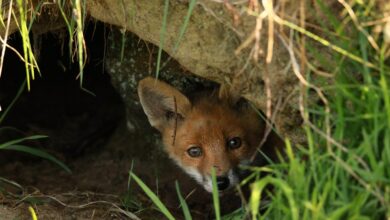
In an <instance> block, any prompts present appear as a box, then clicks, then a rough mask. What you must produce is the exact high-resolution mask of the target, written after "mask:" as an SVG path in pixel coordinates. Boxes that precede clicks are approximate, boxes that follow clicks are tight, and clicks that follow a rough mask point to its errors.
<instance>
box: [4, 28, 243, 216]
mask: <svg viewBox="0 0 390 220" xmlns="http://www.w3.org/2000/svg"><path fill="white" fill-rule="evenodd" d="M105 28H106V27H105V26H104V25H102V24H99V23H98V24H92V23H90V26H89V27H88V30H87V32H86V33H87V34H86V39H87V42H86V44H87V48H88V54H89V57H88V59H89V61H88V65H87V66H86V68H85V70H84V82H83V87H82V88H80V84H79V81H77V80H76V77H77V75H78V68H77V64H72V62H71V60H70V56H69V54H68V53H67V52H68V51H67V49H66V47H67V45H68V44H67V41H66V40H67V39H59V36H61V35H60V34H50V33H49V34H46V35H43V36H41V37H42V38H41V40H43V41H44V42H45V44H42V48H41V49H40V51H41V53H40V54H41V55H40V60H39V65H40V67H41V72H42V76H40V77H37V79H35V80H34V81H33V82H32V90H31V91H30V92H27V91H24V92H23V94H22V95H21V97H20V98H19V99H18V101H17V102H16V105H15V106H14V107H13V108H12V109H11V111H10V113H9V115H7V117H6V120H5V121H4V122H3V123H2V124H1V126H2V129H1V133H0V134H1V135H0V139H1V143H2V142H3V141H5V139H6V138H8V140H9V138H18V137H24V136H28V135H34V134H43V135H48V136H49V138H47V139H44V140H35V141H30V142H26V143H25V145H28V146H32V147H34V148H39V149H43V150H45V151H47V152H49V153H51V154H52V155H54V156H56V157H57V158H59V159H60V160H62V161H64V162H65V163H66V164H67V165H68V166H69V167H70V168H71V170H72V174H69V173H67V172H65V171H64V170H62V169H61V168H59V167H58V166H56V165H54V164H53V163H51V162H49V161H46V160H42V159H40V158H37V157H34V156H31V155H28V154H23V153H20V152H11V151H4V150H2V151H0V174H1V177H2V178H4V179H1V180H0V208H1V211H0V213H1V214H0V218H4V219H13V218H18V219H31V213H30V212H29V211H28V207H29V206H32V207H33V208H34V210H35V211H36V213H37V215H38V217H39V219H91V218H93V219H124V218H131V216H132V215H133V214H132V213H135V214H134V215H136V216H138V217H139V218H141V219H156V218H160V217H161V216H162V215H161V214H160V213H159V212H157V211H156V210H155V208H153V205H152V203H151V202H150V200H149V199H148V198H147V197H146V196H145V195H144V193H143V192H142V191H141V190H140V189H139V188H138V187H137V185H136V183H135V182H134V181H130V182H129V171H132V172H134V173H135V174H136V175H138V176H139V177H140V178H141V179H142V180H143V181H145V183H146V184H147V185H148V186H150V188H151V189H153V191H155V192H157V193H158V195H159V197H160V198H161V199H162V201H163V202H164V203H165V204H166V205H167V207H168V208H169V209H170V210H172V212H173V213H174V215H175V216H177V217H178V218H181V216H182V212H181V208H180V207H179V201H178V197H177V194H176V188H175V181H176V180H178V181H179V184H180V188H181V191H182V194H183V195H184V197H185V198H186V200H187V203H188V205H189V207H190V209H191V212H192V214H193V216H194V218H195V219H207V218H211V217H213V205H212V198H211V195H210V194H208V193H207V192H205V191H204V190H203V188H202V187H200V186H198V185H197V184H196V183H195V181H194V180H192V179H191V178H190V177H188V175H186V174H184V173H183V172H182V171H181V170H180V169H179V168H178V167H177V166H176V165H175V164H173V162H172V161H171V160H170V159H169V158H167V156H166V154H165V153H164V152H163V150H162V146H161V142H160V137H159V135H158V134H157V132H156V131H155V130H153V129H152V128H151V127H150V126H149V124H148V123H147V119H146V116H145V115H144V114H143V112H142V110H141V109H140V107H139V108H137V106H136V105H135V106H134V107H133V108H132V109H133V110H134V111H130V110H128V109H125V106H124V104H123V102H122V98H121V97H120V95H119V94H118V93H117V92H116V90H115V89H114V88H113V86H112V85H111V81H113V80H114V78H111V77H110V75H108V74H107V73H106V72H105V71H104V61H103V57H104V54H105V43H106V42H105V39H106V37H107V35H106V34H107V33H108V32H109V30H108V29H105ZM9 42H10V43H12V45H13V46H15V47H16V48H17V49H21V48H20V38H18V37H17V36H16V35H15V36H13V37H12V39H11V40H10V41H9ZM140 43H143V42H142V41H141V42H140ZM152 54H153V53H152ZM164 56H166V55H164ZM148 61H149V59H148ZM170 65H171V66H172V67H171V70H174V71H176V72H179V71H182V68H181V67H180V65H178V64H177V63H171V64H170ZM175 65H176V67H175V68H176V69H175V68H174V66H175ZM141 66H142V65H141ZM141 66H140V67H141ZM23 68H24V65H22V63H21V61H20V60H19V59H18V57H17V56H16V55H15V54H13V52H11V51H7V54H6V65H5V69H4V71H3V76H2V78H1V80H0V103H1V105H2V107H3V108H6V107H7V106H8V104H9V103H10V102H11V100H12V99H13V97H15V94H16V91H17V90H18V89H19V87H20V85H21V84H22V82H23V79H24V76H25V75H24V74H25V72H24V69H23ZM107 68H109V67H107ZM145 68H147V66H145ZM129 71H131V70H129ZM145 72H147V71H146V70H145ZM134 92H135V91H131V93H132V94H131V95H129V97H133V98H134V99H136V94H134ZM126 111H127V117H128V118H129V117H130V118H132V119H133V120H132V121H138V122H139V123H133V129H130V130H129V129H128V127H129V124H128V123H126V119H125V112H126ZM6 127H8V128H7V129H5V128H6ZM221 204H222V209H223V211H224V212H230V211H232V210H234V209H235V208H238V207H239V206H240V198H239V197H238V195H235V194H234V193H233V192H232V193H227V194H226V195H224V196H222V198H221ZM133 217H134V216H133Z"/></svg>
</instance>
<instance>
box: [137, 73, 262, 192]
mask: <svg viewBox="0 0 390 220" xmlns="http://www.w3.org/2000/svg"><path fill="white" fill-rule="evenodd" d="M138 95H139V97H140V101H141V105H142V107H143V109H144V111H145V113H146V115H147V117H148V120H149V122H150V124H151V125H152V126H153V127H155V128H156V129H157V130H159V131H160V132H161V134H162V138H163V143H164V147H165V151H166V152H167V153H168V154H169V156H170V158H172V159H173V160H174V161H175V162H176V163H177V164H178V166H180V167H181V168H182V169H183V170H184V171H185V172H186V173H188V174H189V175H190V176H192V177H193V178H194V179H195V180H196V181H197V182H198V183H199V184H201V185H202V186H203V187H204V188H205V189H206V190H207V191H208V192H211V191H212V180H211V170H212V168H214V169H215V172H216V176H217V187H218V189H219V191H223V190H226V189H228V188H230V187H231V186H234V185H235V184H237V183H238V181H239V178H238V173H237V170H238V169H236V168H237V166H238V165H240V164H244V163H248V161H250V158H251V157H252V156H253V155H254V153H255V152H256V150H257V147H258V145H259V143H260V141H261V139H262V137H263V135H262V134H263V131H264V126H263V124H262V123H261V121H260V119H259V116H258V114H257V113H256V112H255V111H254V110H253V109H252V108H251V107H250V106H248V105H242V104H241V105H240V103H232V101H231V100H229V99H228V98H219V97H218V94H216V92H212V91H210V92H202V93H200V94H198V95H195V96H194V97H193V98H191V99H190V98H189V97H187V96H185V95H184V94H183V93H181V92H180V91H178V90H177V89H175V88H173V87H172V86H170V85H168V84H166V83H164V82H162V81H158V80H156V79H153V78H151V77H148V78H145V79H143V80H141V81H140V82H139V85H138Z"/></svg>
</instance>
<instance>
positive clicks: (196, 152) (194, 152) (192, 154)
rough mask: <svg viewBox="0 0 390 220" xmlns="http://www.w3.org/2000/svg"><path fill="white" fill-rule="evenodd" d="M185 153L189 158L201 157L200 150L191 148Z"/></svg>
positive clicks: (194, 147)
mask: <svg viewBox="0 0 390 220" xmlns="http://www.w3.org/2000/svg"><path fill="white" fill-rule="evenodd" d="M187 153H188V155H189V156H190V157H200V156H202V148H200V147H198V146H193V147H190V148H189V149H188V150H187Z"/></svg>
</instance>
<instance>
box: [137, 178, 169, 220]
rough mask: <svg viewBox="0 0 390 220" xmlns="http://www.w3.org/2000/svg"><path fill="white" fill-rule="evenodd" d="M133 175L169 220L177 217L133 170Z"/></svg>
mask: <svg viewBox="0 0 390 220" xmlns="http://www.w3.org/2000/svg"><path fill="white" fill-rule="evenodd" d="M130 175H131V177H132V178H134V181H135V182H136V183H137V184H138V185H139V186H140V187H141V189H142V190H143V191H144V192H145V193H146V195H147V196H148V197H149V198H150V199H151V200H152V202H153V203H154V204H155V205H156V206H157V208H158V209H159V210H160V212H161V213H163V214H164V215H165V217H167V219H169V220H173V219H175V217H173V215H172V214H171V212H169V210H168V209H167V207H166V206H165V205H164V204H163V203H162V202H161V200H160V199H159V198H158V197H157V195H156V194H155V193H154V192H153V191H152V190H151V189H150V188H149V187H148V186H147V185H146V184H145V183H144V182H143V181H142V180H141V179H140V178H139V177H138V176H136V175H135V174H134V173H133V172H131V173H130Z"/></svg>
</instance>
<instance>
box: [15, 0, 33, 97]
mask: <svg viewBox="0 0 390 220" xmlns="http://www.w3.org/2000/svg"><path fill="white" fill-rule="evenodd" d="M16 4H17V8H18V12H19V21H18V19H17V18H16V15H15V12H14V11H12V13H13V16H14V19H15V21H17V22H16V24H17V26H18V28H19V32H20V35H21V37H22V42H23V43H22V46H23V58H24V64H25V69H26V79H27V89H28V90H30V88H31V85H30V79H31V80H34V79H35V69H37V70H38V73H39V72H40V71H39V67H38V64H37V61H36V59H35V56H34V52H33V48H32V46H31V42H30V36H29V34H30V31H29V28H28V27H27V21H28V17H27V13H28V6H29V1H23V0H16Z"/></svg>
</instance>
